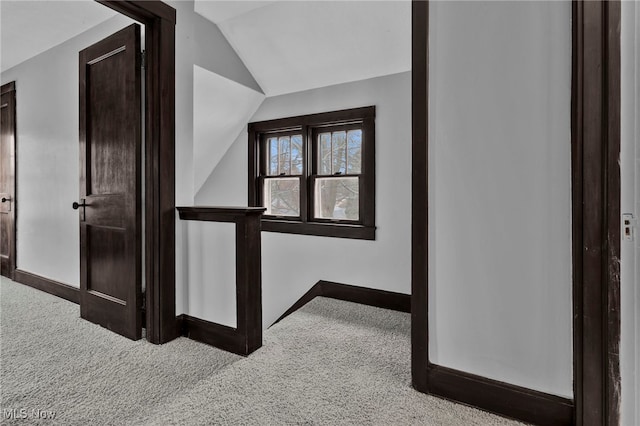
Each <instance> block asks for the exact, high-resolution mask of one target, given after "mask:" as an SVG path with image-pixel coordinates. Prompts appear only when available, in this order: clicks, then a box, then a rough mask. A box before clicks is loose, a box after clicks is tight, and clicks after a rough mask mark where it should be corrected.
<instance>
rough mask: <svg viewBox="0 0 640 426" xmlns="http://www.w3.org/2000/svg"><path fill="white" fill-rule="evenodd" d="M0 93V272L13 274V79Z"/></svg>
mask: <svg viewBox="0 0 640 426" xmlns="http://www.w3.org/2000/svg"><path fill="white" fill-rule="evenodd" d="M0 93H2V99H1V100H0V133H1V137H0V274H2V275H3V276H5V277H9V278H13V271H14V270H15V268H16V240H15V237H16V233H15V217H16V205H15V164H16V158H15V155H16V91H15V83H13V82H12V83H7V84H5V85H3V86H2V88H1V91H0Z"/></svg>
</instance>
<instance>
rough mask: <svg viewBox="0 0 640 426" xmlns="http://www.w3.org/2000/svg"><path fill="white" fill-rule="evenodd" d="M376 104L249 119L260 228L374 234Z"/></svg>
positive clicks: (252, 200) (252, 187) (252, 192)
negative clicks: (262, 209) (268, 118)
mask: <svg viewBox="0 0 640 426" xmlns="http://www.w3.org/2000/svg"><path fill="white" fill-rule="evenodd" d="M374 133H375V107H373V106H371V107H365V108H355V109H349V110H343V111H336V112H327V113H321V114H312V115H304V116H300V117H290V118H283V119H277V120H270V121H261V122H256V123H250V124H249V205H250V206H263V207H266V209H267V211H266V212H265V214H264V216H263V219H262V229H263V230H265V231H274V232H289V233H294V234H307V235H322V236H330V237H342V238H359V239H367V240H373V239H375V134H374Z"/></svg>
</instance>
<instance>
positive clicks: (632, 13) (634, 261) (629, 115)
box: [620, 1, 640, 426]
mask: <svg viewBox="0 0 640 426" xmlns="http://www.w3.org/2000/svg"><path fill="white" fill-rule="evenodd" d="M621 7H622V22H621V46H620V47H621V58H620V59H621V154H620V169H621V174H622V179H621V185H622V187H621V190H622V198H621V205H620V207H621V210H622V213H633V214H634V216H635V217H636V218H638V215H639V214H640V53H639V52H640V5H639V4H638V3H637V2H630V1H625V2H622V4H621ZM639 225H640V223H639V222H636V226H635V240H634V241H625V240H624V239H623V240H622V247H621V248H622V251H621V256H620V257H621V264H620V287H621V289H620V292H621V294H620V299H621V304H622V306H621V326H622V330H621V331H622V334H621V342H620V373H621V377H622V407H621V411H622V413H621V424H622V425H623V426H631V425H637V424H640V380H638V375H639V372H640V358H639V357H638V353H640V287H639V284H638V282H639V281H640V227H639Z"/></svg>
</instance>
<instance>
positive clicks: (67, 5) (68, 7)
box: [0, 0, 117, 71]
mask: <svg viewBox="0 0 640 426" xmlns="http://www.w3.org/2000/svg"><path fill="white" fill-rule="evenodd" d="M116 14H117V12H115V11H113V10H112V9H109V8H108V7H105V6H103V5H101V4H99V3H97V2H95V1H93V0H73V1H52V0H49V1H25V0H22V1H7V0H2V1H0V39H1V44H0V49H1V51H2V56H1V60H0V62H1V63H0V68H1V70H2V71H5V70H7V69H9V68H11V67H14V66H15V65H18V64H19V63H21V62H24V61H25V60H27V59H29V58H32V57H34V56H36V55H38V54H40V53H42V52H44V51H46V50H48V49H51V48H52V47H54V46H57V45H58V44H60V43H63V42H65V41H66V40H69V39H70V38H72V37H75V36H76V35H78V34H80V33H82V32H84V31H86V30H88V29H90V28H92V27H94V26H96V25H98V24H100V23H101V22H104V21H106V20H107V19H109V18H111V17H112V16H115V15H116Z"/></svg>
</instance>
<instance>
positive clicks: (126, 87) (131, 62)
mask: <svg viewBox="0 0 640 426" xmlns="http://www.w3.org/2000/svg"><path fill="white" fill-rule="evenodd" d="M140 63H141V58H140V26H139V25H138V24H132V25H131V26H129V27H127V28H125V29H123V30H121V31H119V32H117V33H115V34H113V35H112V36H110V37H107V38H106V39H104V40H102V41H100V42H98V43H96V44H94V45H92V46H90V47H88V48H86V49H84V50H83V51H81V52H80V73H79V75H80V201H79V203H78V204H79V205H77V206H75V207H76V208H78V211H79V220H80V313H81V316H82V317H83V318H85V319H88V320H90V321H92V322H95V323H97V324H100V325H102V326H104V327H106V328H109V329H110V330H112V331H114V332H117V333H119V334H122V335H124V336H127V337H129V338H132V339H139V338H140V337H141V331H142V285H141V283H142V279H141V277H142V275H141V270H142V265H141V262H142V256H141V253H142V250H141V248H142V242H141V233H140V230H141V187H140V182H141V170H140V169H141V146H142V144H141V137H142V132H141V126H142V114H141V108H140V106H141V74H140Z"/></svg>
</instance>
